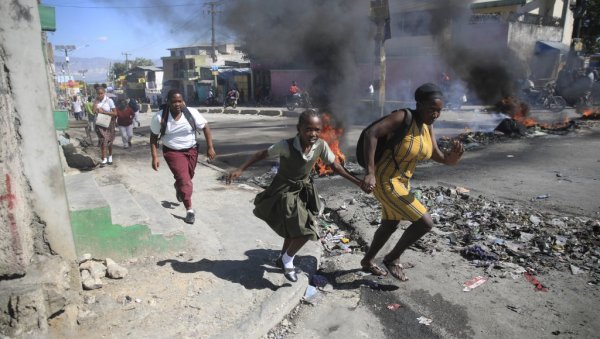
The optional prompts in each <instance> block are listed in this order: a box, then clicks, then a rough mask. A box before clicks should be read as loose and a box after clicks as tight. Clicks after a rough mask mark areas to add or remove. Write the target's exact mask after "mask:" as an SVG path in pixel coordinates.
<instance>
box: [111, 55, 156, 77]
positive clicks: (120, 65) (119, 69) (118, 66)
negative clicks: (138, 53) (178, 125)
mask: <svg viewBox="0 0 600 339" xmlns="http://www.w3.org/2000/svg"><path fill="white" fill-rule="evenodd" d="M138 66H154V62H152V60H150V59H146V58H135V59H134V60H131V61H129V69H132V68H135V67H138ZM127 69H128V68H127V66H126V65H125V63H124V62H115V63H114V64H113V65H112V67H111V69H110V71H111V73H112V74H113V75H114V76H115V78H118V77H119V76H121V75H125V73H127Z"/></svg>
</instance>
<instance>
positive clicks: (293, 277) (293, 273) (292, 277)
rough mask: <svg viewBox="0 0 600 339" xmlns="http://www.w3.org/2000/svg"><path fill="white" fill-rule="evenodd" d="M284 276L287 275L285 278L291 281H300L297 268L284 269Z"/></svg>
mask: <svg viewBox="0 0 600 339" xmlns="http://www.w3.org/2000/svg"><path fill="white" fill-rule="evenodd" d="M283 276H285V278H286V279H287V280H289V281H291V282H296V281H298V275H297V274H296V268H295V267H294V268H284V269H283Z"/></svg>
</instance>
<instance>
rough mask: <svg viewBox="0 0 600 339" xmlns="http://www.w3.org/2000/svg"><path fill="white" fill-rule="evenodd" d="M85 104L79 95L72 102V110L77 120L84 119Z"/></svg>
mask: <svg viewBox="0 0 600 339" xmlns="http://www.w3.org/2000/svg"><path fill="white" fill-rule="evenodd" d="M82 106H83V103H82V102H81V99H79V97H78V96H77V95H74V96H73V102H71V110H72V111H73V116H75V120H81V119H83V117H82V116H83V107H82Z"/></svg>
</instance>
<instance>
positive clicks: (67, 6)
mask: <svg viewBox="0 0 600 339" xmlns="http://www.w3.org/2000/svg"><path fill="white" fill-rule="evenodd" d="M49 5H51V6H53V7H65V8H92V9H128V8H131V9H136V8H165V7H166V8H170V7H197V6H204V4H198V3H194V4H175V5H142V6H82V5H61V4H52V3H49Z"/></svg>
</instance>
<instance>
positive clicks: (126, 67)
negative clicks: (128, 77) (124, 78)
mask: <svg viewBox="0 0 600 339" xmlns="http://www.w3.org/2000/svg"><path fill="white" fill-rule="evenodd" d="M121 54H122V55H124V56H125V71H128V70H129V56H130V55H131V53H127V52H123V53H121Z"/></svg>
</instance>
